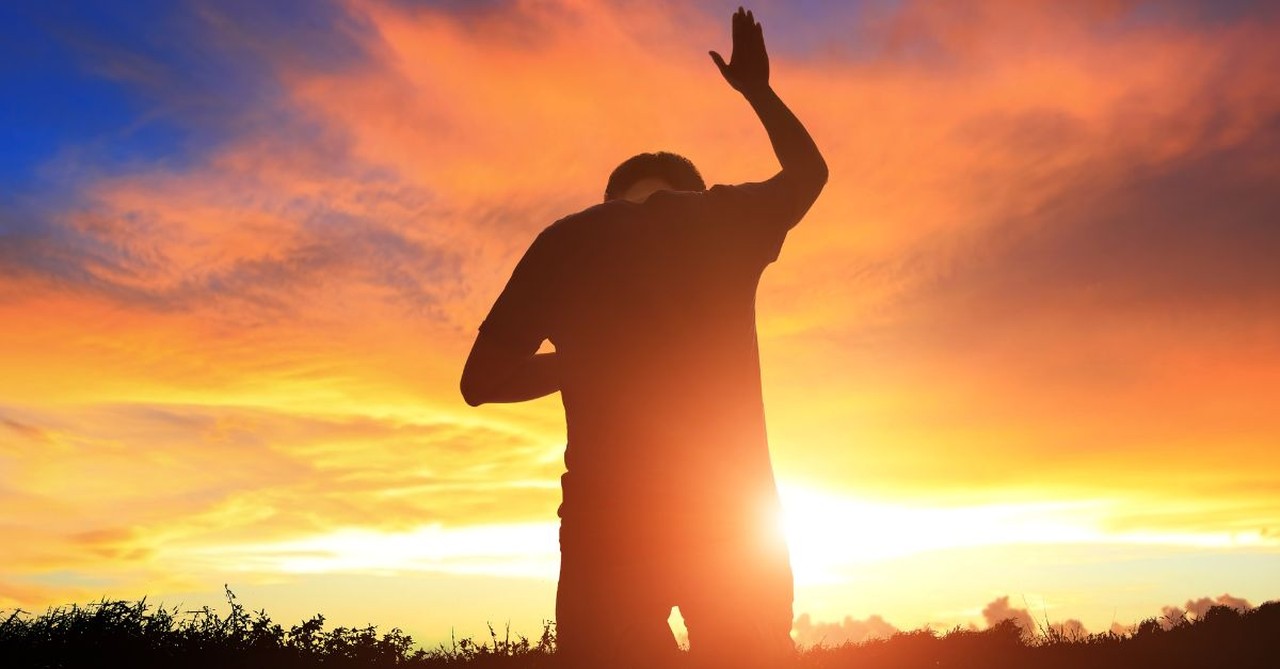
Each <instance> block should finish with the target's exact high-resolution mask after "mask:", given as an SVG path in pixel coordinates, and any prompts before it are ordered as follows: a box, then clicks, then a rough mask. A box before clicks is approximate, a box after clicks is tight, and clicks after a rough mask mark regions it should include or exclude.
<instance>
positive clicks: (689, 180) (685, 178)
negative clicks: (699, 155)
mask: <svg viewBox="0 0 1280 669" xmlns="http://www.w3.org/2000/svg"><path fill="white" fill-rule="evenodd" d="M650 178H657V179H662V180H663V181H665V182H667V183H668V184H671V187H672V188H673V189H675V190H699V191H701V190H706V189H707V184H706V182H704V181H703V180H702V175H701V174H699V173H698V168H696V167H694V166H693V163H692V162H689V159H688V158H685V157H684V156H681V155H679V154H675V153H670V152H668V151H659V152H657V153H641V154H639V155H636V156H631V157H630V158H627V159H626V160H624V161H623V162H622V164H621V165H618V166H617V167H616V168H614V170H613V174H610V175H609V183H608V185H606V186H605V188H604V199H605V200H613V199H616V198H619V197H622V194H623V193H625V192H627V189H628V188H631V186H632V185H634V184H635V183H637V182H639V181H643V180H645V179H650Z"/></svg>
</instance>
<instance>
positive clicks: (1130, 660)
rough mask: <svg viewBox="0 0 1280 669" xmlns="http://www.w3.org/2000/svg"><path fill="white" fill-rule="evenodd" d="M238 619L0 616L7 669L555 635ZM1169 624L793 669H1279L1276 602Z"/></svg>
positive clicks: (901, 650) (438, 651) (923, 643)
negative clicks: (416, 637) (471, 635)
mask: <svg viewBox="0 0 1280 669" xmlns="http://www.w3.org/2000/svg"><path fill="white" fill-rule="evenodd" d="M227 601H228V604H229V605H230V613H229V614H228V615H226V616H221V615H219V614H218V612H217V611H214V610H212V609H210V608H209V607H205V608H202V609H200V610H197V611H185V612H184V611H179V610H178V609H177V608H173V609H166V608H164V607H154V606H152V605H149V604H147V603H146V601H145V600H143V601H139V602H124V601H108V600H103V601H100V602H97V603H95V604H90V605H88V606H77V605H71V606H64V607H58V608H53V609H49V610H48V611H46V612H45V613H43V614H41V615H33V614H30V613H26V612H23V611H20V610H19V611H13V612H6V613H4V614H2V615H0V666H4V667H13V668H15V669H17V668H23V667H48V668H54V667H95V668H96V667H104V666H123V667H130V668H133V669H149V668H151V667H280V668H282V669H290V668H293V667H391V666H396V667H441V666H456V665H467V666H471V667H478V668H483V667H511V668H524V667H530V668H532V667H553V666H555V662H554V660H555V654H554V651H555V633H554V629H553V628H552V627H551V626H550V625H548V626H547V627H546V628H544V629H543V633H542V636H541V638H540V639H538V640H536V641H530V640H529V639H527V638H525V637H522V636H518V635H517V636H516V637H515V638H512V637H511V636H510V635H509V634H503V635H499V634H498V633H496V632H495V631H494V630H493V629H492V628H490V638H489V639H488V640H483V641H480V642H477V641H475V640H473V639H463V640H461V641H456V642H454V643H451V644H450V645H449V646H448V647H445V646H439V647H437V648H435V649H433V650H424V649H421V648H416V647H415V645H414V642H413V639H412V638H411V637H409V636H408V635H405V634H404V633H403V632H401V631H400V630H399V629H392V630H391V631H389V632H386V633H384V634H382V635H379V634H378V633H377V630H376V629H375V628H374V627H373V626H368V627H362V628H346V627H338V628H335V629H332V630H326V629H325V628H324V617H323V616H321V615H316V616H313V617H312V618H311V619H309V620H306V621H304V622H301V623H299V624H297V625H293V626H291V627H289V628H288V629H286V628H284V627H283V626H281V625H279V624H277V623H275V622H273V621H272V620H271V618H270V617H269V616H268V615H267V613H266V612H265V611H256V612H252V613H251V612H248V611H247V610H246V609H245V608H244V606H242V605H241V604H240V603H239V602H237V601H236V599H235V596H234V595H233V594H232V593H231V591H230V590H228V591H227ZM1172 622H1173V624H1172V625H1171V626H1168V625H1167V624H1166V626H1168V627H1169V628H1168V629H1165V628H1164V627H1163V626H1162V625H1160V624H1159V623H1158V622H1157V621H1156V620H1154V619H1152V620H1146V621H1143V622H1142V623H1141V624H1139V625H1138V628H1137V631H1136V632H1135V633H1134V634H1132V635H1116V634H1093V635H1081V636H1075V637H1068V636H1066V635H1064V634H1062V633H1061V632H1058V631H1055V630H1052V629H1044V630H1041V631H1042V635H1041V636H1039V637H1036V638H1035V639H1028V638H1027V637H1024V636H1023V634H1022V630H1021V629H1019V628H1018V626H1017V625H1016V624H1014V623H1013V622H1012V621H1005V622H1003V623H1001V624H998V625H996V626H994V627H992V628H991V629H987V630H983V631H969V630H960V629H956V630H953V631H951V632H949V633H946V634H936V633H934V632H932V631H928V630H917V631H915V632H905V633H900V634H896V635H894V636H893V637H891V638H889V639H883V640H877V641H868V642H865V643H861V644H846V645H843V646H836V647H820V648H813V649H809V650H805V651H803V652H801V653H800V654H799V656H798V658H797V660H796V663H795V667H796V668H797V669H800V668H803V669H826V668H831V669H836V668H839V669H844V668H846V667H847V668H851V669H852V668H855V667H856V668H859V669H880V668H885V669H888V668H894V669H914V668H917V667H918V668H925V667H928V668H930V669H938V668H957V669H958V668H967V667H974V668H977V667H983V668H989V669H1004V668H1015V667H1016V668H1023V667H1035V668H1037V669H1056V668H1058V667H1063V668H1065V667H1073V668H1075V667H1080V668H1084V669H1110V668H1112V667H1115V668H1120V667H1124V668H1126V669H1128V668H1131V667H1153V668H1157V667H1158V668H1160V669H1169V668H1173V667H1230V668H1232V669H1235V668H1239V667H1246V668H1249V667H1259V668H1262V667H1280V602H1268V603H1266V604H1263V605H1262V606H1260V607H1258V608H1256V609H1253V610H1250V611H1247V612H1244V613H1241V612H1239V611H1236V610H1235V609H1231V608H1227V607H1223V606H1219V607H1214V608H1213V609H1210V610H1209V612H1208V613H1207V614H1206V615H1205V616H1204V617H1203V618H1202V619H1200V620H1198V621H1194V622H1193V621H1190V620H1179V621H1172Z"/></svg>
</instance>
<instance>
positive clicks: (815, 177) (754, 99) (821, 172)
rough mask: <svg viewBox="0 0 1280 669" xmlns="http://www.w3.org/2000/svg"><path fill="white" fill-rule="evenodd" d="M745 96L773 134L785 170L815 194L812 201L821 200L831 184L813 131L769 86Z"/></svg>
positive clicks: (772, 138) (746, 91)
mask: <svg viewBox="0 0 1280 669" xmlns="http://www.w3.org/2000/svg"><path fill="white" fill-rule="evenodd" d="M742 95H743V97H745V98H746V99H747V102H749V103H750V104H751V108H752V109H754V110H755V112H756V116H759V117H760V122H761V124H763V125H764V129H765V132H767V133H768V134H769V141H770V143H772V144H773V152H774V154H775V155H777V156H778V163H779V164H780V165H782V173H783V174H785V175H788V176H787V178H794V179H795V180H796V183H797V184H798V185H800V186H801V188H802V189H803V190H804V192H805V193H806V194H810V195H811V198H810V202H812V200H814V199H817V197H818V193H820V192H821V191H822V187H823V186H824V185H826V183H827V162H826V161H825V160H823V159H822V153H820V152H819V151H818V145H817V144H814V142H813V138H812V137H810V136H809V131H808V130H806V129H805V127H804V125H803V124H802V123H800V119H798V118H796V115H795V114H793V113H791V110H790V109H788V108H787V105H786V104H785V103H783V102H782V98H779V97H778V94H777V93H774V92H773V89H772V88H770V87H769V86H765V87H763V88H758V89H747V90H745V91H743V92H742Z"/></svg>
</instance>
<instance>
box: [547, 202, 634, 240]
mask: <svg viewBox="0 0 1280 669" xmlns="http://www.w3.org/2000/svg"><path fill="white" fill-rule="evenodd" d="M625 204H627V203H624V202H618V201H612V202H601V203H600V204H596V205H592V206H590V207H587V208H586V209H583V210H581V211H576V212H574V213H572V214H569V215H567V216H564V217H562V218H560V219H559V220H557V221H555V222H554V223H552V224H551V225H548V226H547V227H546V228H544V229H543V230H542V235H543V236H550V237H565V236H571V235H574V234H576V233H578V232H579V231H582V230H584V229H590V228H591V227H592V226H595V225H599V224H601V223H607V222H609V221H613V220H618V219H621V218H622V217H623V216H624V210H625V209H626V207H625V206H623V205H625Z"/></svg>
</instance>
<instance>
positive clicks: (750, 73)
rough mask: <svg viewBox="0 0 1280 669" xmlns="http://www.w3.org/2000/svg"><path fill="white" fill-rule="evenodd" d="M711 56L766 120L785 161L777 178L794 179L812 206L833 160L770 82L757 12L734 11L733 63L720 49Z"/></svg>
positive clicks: (770, 133)
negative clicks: (825, 154) (816, 142)
mask: <svg viewBox="0 0 1280 669" xmlns="http://www.w3.org/2000/svg"><path fill="white" fill-rule="evenodd" d="M711 60H713V61H715V64H716V66H718V67H719V68H720V73H721V74H722V75H724V78H725V81H728V82H729V85H730V86H733V88H734V89H735V90H737V91H738V92H739V93H742V95H743V97H745V98H746V99H747V102H749V103H750V104H751V108H752V109H754V110H755V112H756V115H757V116H759V117H760V122H761V123H762V124H764V129H765V132H767V133H768V134H769V141H770V142H771V143H772V144H773V152H774V153H775V154H776V155H777V156H778V162H779V163H780V164H781V165H782V172H780V173H779V174H778V175H777V176H776V177H774V178H775V179H778V178H782V179H784V180H787V181H790V182H791V185H792V187H794V188H796V193H797V195H798V196H800V197H801V198H802V199H804V202H803V203H802V204H803V206H804V208H805V209H808V208H809V205H811V204H813V201H814V200H816V199H817V197H818V193H820V192H822V187H823V186H824V185H825V184H826V183H827V163H826V161H824V160H823V159H822V154H821V153H820V152H819V151H818V146H817V145H816V144H814V143H813V138H812V137H810V136H809V131H808V130H805V128H804V125H803V124H801V123H800V119H798V118H796V116H795V114H792V113H791V110H790V109H788V108H787V105H786V104H784V103H783V102H782V99H781V98H779V97H778V94H777V93H774V92H773V89H772V88H771V87H770V86H769V55H768V52H766V51H765V48H764V31H763V30H762V29H761V28H760V24H759V23H757V22H756V20H755V17H754V16H753V15H752V14H751V12H748V11H744V10H743V9H742V8H741V7H739V8H738V11H737V13H735V14H734V15H733V54H732V55H731V56H730V60H729V62H728V63H725V62H724V58H722V57H721V56H720V54H718V53H716V52H715V51H712V52H711Z"/></svg>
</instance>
